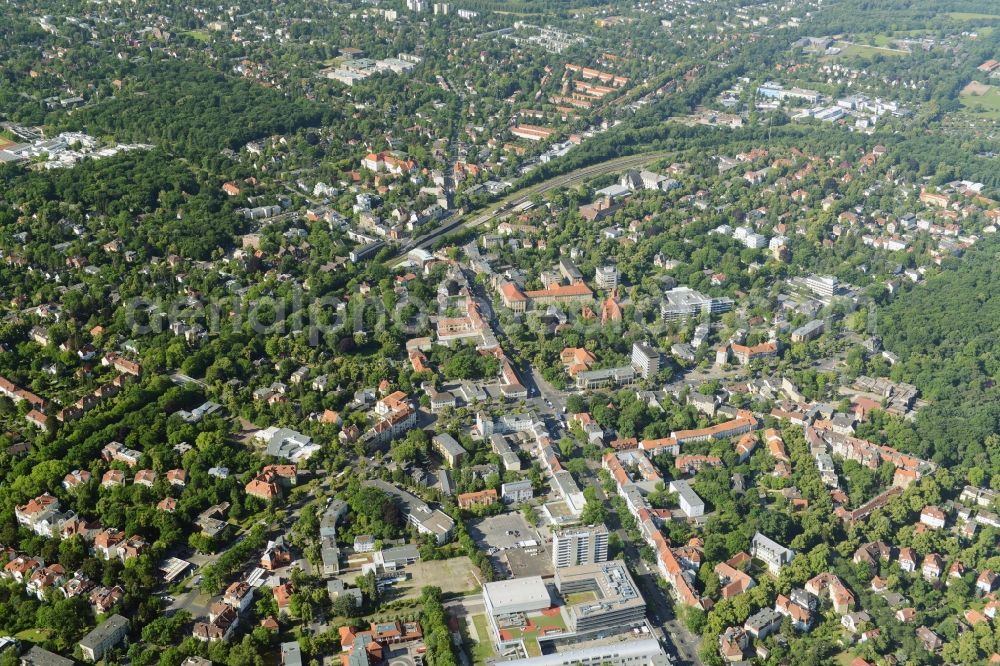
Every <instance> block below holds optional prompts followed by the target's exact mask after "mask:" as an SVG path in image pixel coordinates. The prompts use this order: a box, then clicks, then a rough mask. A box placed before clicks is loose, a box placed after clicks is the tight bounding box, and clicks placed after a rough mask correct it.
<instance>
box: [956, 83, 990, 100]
mask: <svg viewBox="0 0 1000 666" xmlns="http://www.w3.org/2000/svg"><path fill="white" fill-rule="evenodd" d="M990 89H991V86H988V85H986V84H985V83H980V82H979V81H969V83H968V84H966V86H965V87H964V88H962V93H961V94H962V95H976V96H977V97H978V96H980V95H985V94H986V93H988V92H989V91H990Z"/></svg>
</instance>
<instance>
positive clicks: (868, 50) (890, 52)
mask: <svg viewBox="0 0 1000 666" xmlns="http://www.w3.org/2000/svg"><path fill="white" fill-rule="evenodd" d="M835 46H838V47H840V48H841V49H843V50H842V51H841V52H840V54H839V55H840V57H851V56H854V57H859V58H871V57H873V56H877V55H881V56H903V55H907V52H906V51H902V50H900V49H891V48H887V47H884V46H869V45H867V44H851V43H848V42H837V43H836V44H835Z"/></svg>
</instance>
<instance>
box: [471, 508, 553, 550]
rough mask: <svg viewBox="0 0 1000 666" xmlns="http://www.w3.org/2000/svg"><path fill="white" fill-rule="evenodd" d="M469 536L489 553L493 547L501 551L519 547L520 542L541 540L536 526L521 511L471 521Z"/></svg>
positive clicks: (481, 548)
mask: <svg viewBox="0 0 1000 666" xmlns="http://www.w3.org/2000/svg"><path fill="white" fill-rule="evenodd" d="M469 536H471V537H472V539H473V541H475V542H476V546H478V547H479V549H480V550H483V551H485V552H487V553H489V552H490V550H491V549H496V550H498V551H500V550H507V549H509V548H517V547H518V543H519V542H524V541H531V540H534V541H539V537H538V534H537V533H536V532H535V530H534V528H532V527H531V526H530V525H528V522H527V521H526V520H525V519H524V516H522V515H521V514H520V513H504V514H501V515H499V516H488V517H486V518H482V519H480V520H477V521H473V522H470V523H469Z"/></svg>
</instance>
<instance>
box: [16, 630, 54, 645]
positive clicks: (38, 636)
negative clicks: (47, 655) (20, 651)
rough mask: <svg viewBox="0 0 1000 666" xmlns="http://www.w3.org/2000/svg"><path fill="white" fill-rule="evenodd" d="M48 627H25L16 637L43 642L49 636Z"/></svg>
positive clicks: (33, 641)
mask: <svg viewBox="0 0 1000 666" xmlns="http://www.w3.org/2000/svg"><path fill="white" fill-rule="evenodd" d="M49 633H50V632H49V630H48V629H25V630H24V631H20V632H18V633H17V635H16V636H14V638H17V639H18V640H22V641H31V642H32V643H42V642H44V641H45V640H47V639H48V637H49Z"/></svg>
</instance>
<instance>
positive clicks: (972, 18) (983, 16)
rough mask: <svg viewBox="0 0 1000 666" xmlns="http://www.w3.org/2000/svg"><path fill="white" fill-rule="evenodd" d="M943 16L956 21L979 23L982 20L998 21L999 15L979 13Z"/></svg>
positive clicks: (949, 13) (953, 13) (957, 13)
mask: <svg viewBox="0 0 1000 666" xmlns="http://www.w3.org/2000/svg"><path fill="white" fill-rule="evenodd" d="M945 16H947V17H948V18H952V19H955V20H956V21H980V20H983V19H986V20H989V19H1000V14H980V13H979V12H946V13H945Z"/></svg>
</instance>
